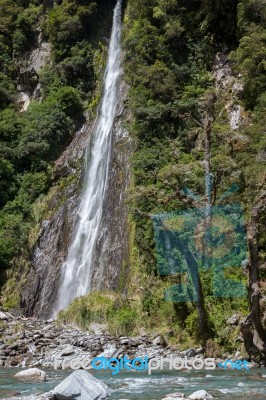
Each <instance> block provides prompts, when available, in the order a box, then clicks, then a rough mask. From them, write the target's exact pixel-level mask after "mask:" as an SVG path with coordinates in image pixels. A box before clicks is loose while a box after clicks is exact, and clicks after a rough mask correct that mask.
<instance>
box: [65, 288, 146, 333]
mask: <svg viewBox="0 0 266 400" xmlns="http://www.w3.org/2000/svg"><path fill="white" fill-rule="evenodd" d="M137 318H138V313H137V310H136V309H134V308H132V307H131V306H130V304H128V303H127V301H126V300H125V299H124V300H123V299H121V298H120V296H118V294H116V293H112V292H92V293H90V294H89V295H87V296H85V297H80V298H78V299H76V300H74V301H73V303H72V304H71V305H70V306H69V307H68V308H67V309H66V310H64V311H61V312H60V313H59V315H58V322H59V323H68V324H69V323H72V324H73V323H74V324H76V325H79V326H81V327H82V328H83V329H88V328H89V325H90V323H91V322H98V323H104V324H107V325H108V328H109V330H110V332H111V333H113V334H116V335H131V334H132V333H133V332H134V329H135V328H136V324H137Z"/></svg>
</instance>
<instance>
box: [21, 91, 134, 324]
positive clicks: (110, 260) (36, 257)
mask: <svg viewBox="0 0 266 400" xmlns="http://www.w3.org/2000/svg"><path fill="white" fill-rule="evenodd" d="M126 92H127V88H126V87H125V85H124V84H121V86H120V97H119V98H120V101H119V107H118V115H117V118H116V123H115V126H114V130H113V151H112V159H111V163H112V164H111V168H110V176H109V185H108V189H107V191H106V198H105V203H104V213H103V218H102V223H101V229H100V234H99V238H98V241H97V245H96V253H95V257H94V261H93V266H92V271H93V273H92V274H93V277H92V289H97V290H100V289H112V290H115V289H116V288H117V287H118V285H120V284H122V285H123V284H124V282H121V279H120V276H121V275H123V276H124V275H126V274H122V272H123V269H124V271H125V269H126V268H127V267H126V263H127V252H128V226H127V210H126V206H125V201H126V191H127V187H128V184H129V156H130V151H131V150H130V141H129V138H128V135H127V132H126V131H125V129H124V127H123V125H124V123H125V119H126V112H125V111H124V102H125V98H126ZM92 126H93V124H91V125H90V126H84V127H83V128H82V129H81V130H80V131H79V132H77V134H76V136H75V138H74V139H73V141H72V143H71V144H70V146H69V147H68V148H67V149H66V151H65V152H64V153H63V154H62V156H61V157H60V159H59V160H57V162H56V172H55V179H60V178H62V177H63V178H68V177H69V176H70V175H71V174H73V173H75V174H76V175H77V177H76V179H75V181H74V182H72V183H71V184H69V185H67V186H66V187H65V189H64V190H63V191H62V192H60V193H57V194H56V195H55V196H54V197H53V199H52V200H51V210H54V212H53V215H52V217H51V218H50V219H49V220H46V221H43V223H42V228H41V231H40V234H39V238H38V240H37V243H36V244H35V246H34V248H33V250H32V255H31V262H32V268H31V271H30V273H29V275H28V277H27V282H28V283H27V285H26V287H25V288H24V290H23V293H22V297H21V308H22V310H23V311H24V313H25V315H26V316H35V317H39V318H49V317H50V316H51V311H52V309H53V304H54V303H55V301H56V297H57V293H58V286H59V281H60V275H61V267H62V264H63V262H64V261H65V259H66V257H67V254H68V249H69V247H70V243H71V240H72V238H73V235H74V234H75V233H74V232H75V226H76V219H77V212H78V207H79V203H80V192H81V186H82V182H83V176H82V175H83V174H82V171H80V170H77V169H76V170H75V169H73V168H72V167H70V165H73V164H77V163H78V162H81V160H82V159H83V155H84V151H85V148H86V146H88V143H89V140H90V138H91V133H92V129H93V128H92ZM62 198H66V200H65V201H63V204H62V205H61V206H59V204H61V203H62Z"/></svg>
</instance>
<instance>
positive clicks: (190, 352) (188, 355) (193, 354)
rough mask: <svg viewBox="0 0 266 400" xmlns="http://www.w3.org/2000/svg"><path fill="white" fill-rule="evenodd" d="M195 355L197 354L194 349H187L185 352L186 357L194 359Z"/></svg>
mask: <svg viewBox="0 0 266 400" xmlns="http://www.w3.org/2000/svg"><path fill="white" fill-rule="evenodd" d="M196 354H197V352H196V350H194V349H188V350H187V352H186V356H187V357H195V355H196Z"/></svg>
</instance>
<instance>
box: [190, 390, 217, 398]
mask: <svg viewBox="0 0 266 400" xmlns="http://www.w3.org/2000/svg"><path fill="white" fill-rule="evenodd" d="M188 398H189V399H191V400H211V399H213V397H212V396H211V395H210V394H209V393H208V392H206V390H198V391H197V392H194V393H192V394H191V395H190V396H188Z"/></svg>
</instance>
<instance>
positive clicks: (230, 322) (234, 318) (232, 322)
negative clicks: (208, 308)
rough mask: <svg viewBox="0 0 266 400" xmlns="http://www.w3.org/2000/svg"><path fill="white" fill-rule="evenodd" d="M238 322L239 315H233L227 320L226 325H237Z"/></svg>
mask: <svg viewBox="0 0 266 400" xmlns="http://www.w3.org/2000/svg"><path fill="white" fill-rule="evenodd" d="M239 321H240V315H239V314H234V315H232V317H230V318H228V320H227V321H226V323H227V324H228V325H238V323H239Z"/></svg>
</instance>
